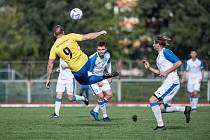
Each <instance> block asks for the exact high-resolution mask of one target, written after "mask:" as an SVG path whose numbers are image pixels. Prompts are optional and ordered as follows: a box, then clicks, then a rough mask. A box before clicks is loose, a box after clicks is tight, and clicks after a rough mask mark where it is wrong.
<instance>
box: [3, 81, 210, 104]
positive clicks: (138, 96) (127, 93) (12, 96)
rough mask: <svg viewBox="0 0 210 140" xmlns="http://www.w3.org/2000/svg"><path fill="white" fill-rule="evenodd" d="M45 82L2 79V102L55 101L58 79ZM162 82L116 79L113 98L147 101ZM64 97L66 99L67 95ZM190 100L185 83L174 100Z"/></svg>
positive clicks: (206, 94) (209, 92)
mask: <svg viewBox="0 0 210 140" xmlns="http://www.w3.org/2000/svg"><path fill="white" fill-rule="evenodd" d="M44 82H45V81H44V80H0V102H25V103H35V102H36V103H37V102H39V103H40V102H45V103H46V102H53V101H54V98H55V97H54V96H55V85H56V80H52V85H51V88H50V89H46V88H45V83H44ZM160 84H161V83H160V80H159V79H114V80H113V83H112V89H113V94H114V97H113V99H112V100H113V101H127V102H132V101H137V102H145V101H147V100H148V99H149V97H150V96H151V95H152V94H153V93H154V91H155V90H156V89H157V88H158V87H159V85H160ZM76 85H77V86H76V93H78V92H79V84H78V83H77V84H76ZM90 94H91V93H90ZM64 99H65V100H64V101H66V98H65V97H64ZM90 100H91V101H92V100H95V97H94V96H90ZM188 100H189V95H188V93H187V91H186V84H183V85H182V86H181V89H180V91H179V92H178V94H177V95H176V96H175V98H174V101H188ZM200 101H210V81H204V82H203V83H202V86H201V98H200Z"/></svg>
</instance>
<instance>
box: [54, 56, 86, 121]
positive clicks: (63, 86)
mask: <svg viewBox="0 0 210 140" xmlns="http://www.w3.org/2000/svg"><path fill="white" fill-rule="evenodd" d="M65 91H66V93H67V95H68V96H67V97H68V100H69V101H83V102H84V103H85V104H86V105H88V103H89V102H88V99H87V98H86V97H84V96H79V95H76V94H75V79H74V75H73V74H72V72H71V70H70V69H69V68H68V65H67V64H66V62H65V61H63V60H62V59H61V58H60V65H59V76H58V80H57V85H56V98H55V111H54V113H53V114H52V115H51V118H58V117H59V115H60V107H61V102H62V97H63V93H64V92H65Z"/></svg>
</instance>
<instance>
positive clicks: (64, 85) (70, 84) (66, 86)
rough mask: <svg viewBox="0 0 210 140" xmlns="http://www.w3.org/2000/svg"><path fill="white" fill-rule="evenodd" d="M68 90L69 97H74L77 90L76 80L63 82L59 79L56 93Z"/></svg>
mask: <svg viewBox="0 0 210 140" xmlns="http://www.w3.org/2000/svg"><path fill="white" fill-rule="evenodd" d="M65 90H66V93H67V94H68V95H74V90H75V80H74V78H71V79H68V80H66V79H65V80H63V79H58V80H57V85H56V92H64V91H65Z"/></svg>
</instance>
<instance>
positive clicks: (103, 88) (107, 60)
mask: <svg viewBox="0 0 210 140" xmlns="http://www.w3.org/2000/svg"><path fill="white" fill-rule="evenodd" d="M96 48H97V52H96V53H94V54H92V55H91V56H90V57H89V59H90V63H91V67H90V71H91V72H92V73H93V74H96V75H103V74H104V73H107V72H108V73H111V56H110V53H109V52H108V51H107V49H106V43H105V42H103V41H101V42H98V43H97V45H96ZM111 82H112V79H111V78H109V79H104V80H103V81H100V82H98V83H95V84H91V85H90V89H91V90H92V92H93V94H95V95H96V97H97V103H96V106H95V108H94V109H93V110H91V111H90V114H91V116H92V117H93V118H94V119H95V120H96V121H99V117H98V113H99V110H100V111H101V112H102V113H103V120H104V121H106V122H109V121H111V119H110V118H109V117H108V115H107V112H106V107H107V104H108V101H109V100H110V99H111V98H112V90H111V86H110V83H111Z"/></svg>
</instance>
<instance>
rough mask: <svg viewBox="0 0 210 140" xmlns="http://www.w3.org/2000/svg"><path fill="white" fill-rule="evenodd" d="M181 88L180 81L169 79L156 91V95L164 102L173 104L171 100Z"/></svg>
mask: <svg viewBox="0 0 210 140" xmlns="http://www.w3.org/2000/svg"><path fill="white" fill-rule="evenodd" d="M179 88H180V83H179V82H177V81H176V82H174V81H173V80H172V81H170V80H167V81H164V83H163V84H162V85H161V86H160V87H159V88H158V89H157V91H155V93H154V95H155V96H156V97H157V98H158V99H159V100H160V101H162V102H163V103H164V104H171V100H172V99H173V97H174V96H175V95H176V93H177V92H178V91H179Z"/></svg>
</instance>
